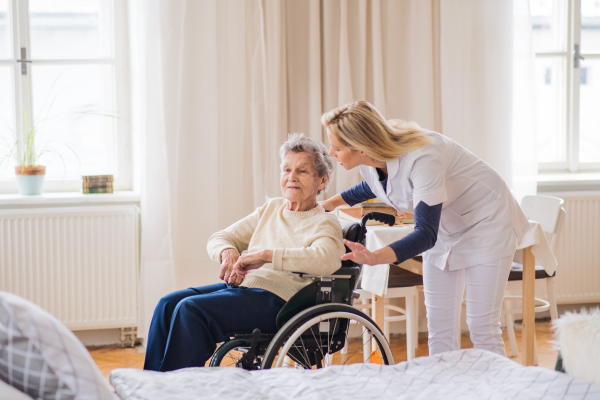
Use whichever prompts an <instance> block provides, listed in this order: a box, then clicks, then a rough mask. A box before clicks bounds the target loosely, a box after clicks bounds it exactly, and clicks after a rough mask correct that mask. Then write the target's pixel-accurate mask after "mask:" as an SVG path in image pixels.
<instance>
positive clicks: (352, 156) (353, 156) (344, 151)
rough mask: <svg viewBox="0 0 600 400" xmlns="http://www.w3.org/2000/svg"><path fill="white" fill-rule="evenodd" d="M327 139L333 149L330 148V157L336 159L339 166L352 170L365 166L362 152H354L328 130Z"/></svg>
mask: <svg viewBox="0 0 600 400" xmlns="http://www.w3.org/2000/svg"><path fill="white" fill-rule="evenodd" d="M327 137H328V138H329V143H330V144H331V147H330V148H329V155H330V156H331V157H335V159H336V160H337V162H338V164H340V165H341V166H342V167H344V168H345V169H347V170H348V169H352V168H355V167H358V166H359V165H362V164H363V157H362V156H361V152H360V151H358V150H352V149H350V148H349V147H348V146H346V145H344V144H343V143H342V142H340V141H339V140H338V139H337V138H336V137H335V136H334V135H332V134H331V133H330V132H329V129H328V130H327Z"/></svg>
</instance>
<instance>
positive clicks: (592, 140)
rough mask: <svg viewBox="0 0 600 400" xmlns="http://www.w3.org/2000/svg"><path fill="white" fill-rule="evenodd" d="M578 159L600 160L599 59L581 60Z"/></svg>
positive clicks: (581, 160)
mask: <svg viewBox="0 0 600 400" xmlns="http://www.w3.org/2000/svg"><path fill="white" fill-rule="evenodd" d="M579 99H580V100H579V161H580V162H582V163H586V162H596V163H597V162H600V112H598V111H599V110H598V105H599V104H600V60H585V61H582V62H581V86H580V92H579Z"/></svg>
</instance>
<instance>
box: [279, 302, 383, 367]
mask: <svg viewBox="0 0 600 400" xmlns="http://www.w3.org/2000/svg"><path fill="white" fill-rule="evenodd" d="M316 307H318V306H316ZM357 312H358V313H360V311H358V310H355V309H353V311H352V312H348V311H330V312H326V313H324V314H321V315H317V316H315V317H313V318H311V319H310V320H308V321H306V322H305V323H303V324H302V325H301V326H300V327H299V328H298V329H296V331H295V332H294V333H293V334H292V335H290V337H289V338H288V339H287V340H286V342H285V345H284V346H283V347H282V350H281V352H280V354H279V355H278V356H277V359H276V361H275V368H281V366H282V364H283V361H284V358H285V355H286V354H287V353H288V351H289V350H290V348H291V347H292V345H293V343H294V342H295V341H296V340H297V339H298V338H299V337H300V336H301V335H302V334H303V333H304V332H305V331H306V330H307V329H308V328H310V327H311V326H313V325H314V324H317V323H319V322H321V321H324V320H325V319H330V318H343V319H348V320H352V319H354V320H356V321H358V322H360V323H361V324H363V326H364V327H365V328H367V329H369V330H370V331H371V332H380V333H381V330H380V329H379V328H378V327H377V325H375V324H373V323H372V322H371V321H369V320H368V319H366V318H364V317H363V316H361V315H360V314H358V313H357ZM361 314H362V313H361ZM383 338H384V340H383V341H381V340H378V342H380V343H379V345H380V346H382V347H383V349H382V350H383V351H384V352H385V353H386V354H385V356H386V358H388V360H387V361H388V364H389V365H392V364H393V363H394V359H393V356H392V350H391V348H390V347H389V344H388V342H387V340H385V337H383ZM274 342H275V341H274V340H273V342H272V343H274ZM269 347H271V346H269ZM267 352H268V351H267Z"/></svg>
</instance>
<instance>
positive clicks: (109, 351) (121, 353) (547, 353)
mask: <svg viewBox="0 0 600 400" xmlns="http://www.w3.org/2000/svg"><path fill="white" fill-rule="evenodd" d="M515 333H516V336H517V343H518V345H519V356H517V357H510V358H511V359H512V360H514V361H516V362H518V363H521V361H522V360H521V356H522V354H521V353H522V352H521V349H522V347H521V331H520V330H515ZM535 334H536V340H537V345H538V358H539V365H540V366H541V367H546V368H551V369H554V364H555V363H556V354H557V351H556V350H555V349H554V344H553V334H552V329H551V326H550V320H547V321H536V324H535ZM502 337H503V338H504V343H505V344H506V352H507V353H508V354H509V355H510V345H509V343H508V336H507V335H506V331H503V333H502ZM390 345H391V347H392V352H393V354H394V361H395V362H396V363H398V362H401V361H406V337H405V336H404V335H392V337H391V339H390ZM461 347H462V348H464V349H467V348H471V347H473V343H471V340H470V339H469V337H468V336H466V335H463V337H462V344H461ZM90 354H91V355H92V358H93V359H94V361H95V362H96V364H97V365H98V367H99V368H100V370H101V371H102V373H103V374H104V376H108V373H109V372H110V371H111V370H113V369H114V368H140V369H141V368H143V366H144V354H143V353H139V352H138V350H137V349H131V348H129V349H121V348H118V347H102V348H98V349H90ZM427 355H429V350H428V347H427V335H426V334H425V333H422V334H420V335H419V348H418V349H417V350H416V356H417V357H422V356H427Z"/></svg>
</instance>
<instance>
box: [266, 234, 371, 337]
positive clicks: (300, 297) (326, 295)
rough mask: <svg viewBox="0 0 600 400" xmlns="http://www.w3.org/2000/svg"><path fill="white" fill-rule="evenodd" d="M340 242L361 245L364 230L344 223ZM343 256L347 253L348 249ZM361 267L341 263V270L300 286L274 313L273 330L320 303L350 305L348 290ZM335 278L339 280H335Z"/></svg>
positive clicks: (349, 261) (353, 287)
mask: <svg viewBox="0 0 600 400" xmlns="http://www.w3.org/2000/svg"><path fill="white" fill-rule="evenodd" d="M342 233H343V235H344V239H347V240H350V241H352V242H359V243H362V244H364V240H365V234H366V229H365V227H364V226H362V225H361V224H359V223H352V224H345V225H344V227H343V228H342ZM345 247H346V253H349V252H350V249H349V248H348V246H345ZM360 269H361V265H360V264H356V263H355V262H353V261H351V260H344V261H342V267H341V268H340V269H339V270H337V271H336V272H334V274H333V275H332V276H331V277H328V278H320V279H319V278H313V282H312V283H310V284H308V285H307V286H305V287H303V288H302V289H301V290H300V291H299V292H298V293H296V294H295V295H294V296H293V297H292V298H291V299H289V300H288V301H287V303H285V305H284V306H283V308H282V309H281V310H280V311H279V314H277V320H276V324H277V328H281V327H282V326H283V325H284V324H285V323H286V322H287V321H289V320H290V319H291V318H293V317H294V316H295V315H296V314H298V313H300V312H301V311H304V310H306V309H307V308H309V307H312V306H315V305H317V304H322V303H343V304H349V305H352V302H353V300H354V299H353V297H352V291H353V290H354V289H356V284H357V282H358V278H359V276H360ZM336 275H337V276H339V278H337V277H336Z"/></svg>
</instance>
